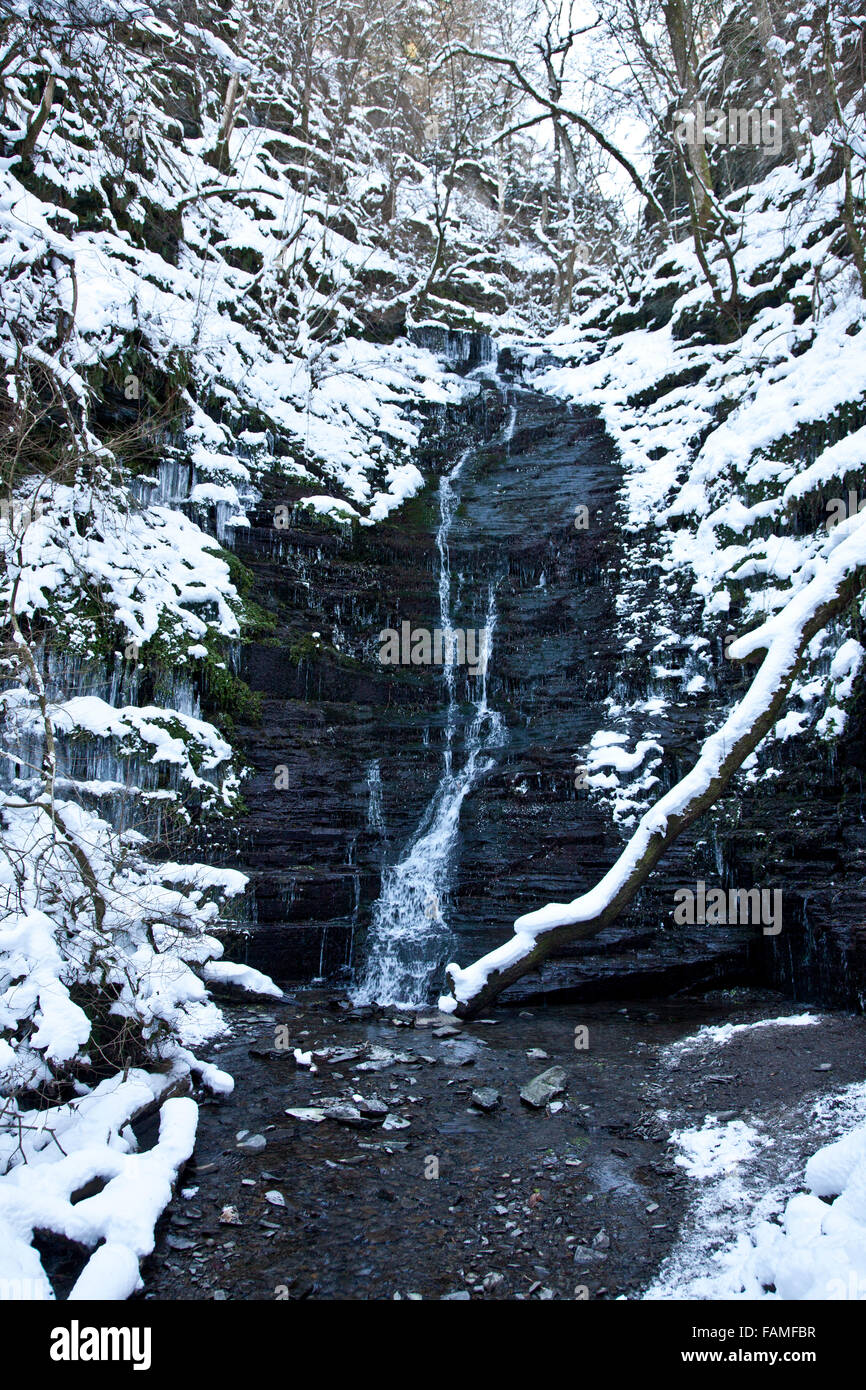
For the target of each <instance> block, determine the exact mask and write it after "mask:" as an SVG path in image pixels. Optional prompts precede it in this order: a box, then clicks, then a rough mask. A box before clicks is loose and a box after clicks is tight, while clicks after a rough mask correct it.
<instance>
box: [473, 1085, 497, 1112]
mask: <svg viewBox="0 0 866 1390" xmlns="http://www.w3.org/2000/svg"><path fill="white" fill-rule="evenodd" d="M501 1099H502V1097H501V1096H500V1094H499V1092H498V1091H497V1090H494V1088H493V1087H492V1086H479V1087H478V1089H477V1090H475V1091H473V1092H472V1095H471V1096H470V1097H469V1103H470V1105H474V1106H475V1108H476V1109H477V1110H486V1111H488V1112H489V1111H491V1110H495V1109H496V1107H497V1105H498V1104H499V1102H500V1101H501Z"/></svg>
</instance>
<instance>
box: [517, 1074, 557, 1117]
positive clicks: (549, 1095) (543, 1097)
mask: <svg viewBox="0 0 866 1390" xmlns="http://www.w3.org/2000/svg"><path fill="white" fill-rule="evenodd" d="M565 1082H566V1073H565V1072H564V1071H563V1069H562V1067H548V1068H547V1071H543V1072H540V1073H539V1074H538V1076H534V1077H533V1078H532V1080H531V1081H528V1082H527V1083H526V1085H525V1086H521V1088H520V1099H521V1100H522V1101H523V1103H524V1105H531V1106H533V1107H534V1108H535V1109H536V1110H541V1109H543V1108H544V1106H545V1105H547V1104H548V1102H549V1101H551V1100H553V1099H554V1097H556V1096H560V1095H562V1093H563V1091H564V1090H565Z"/></svg>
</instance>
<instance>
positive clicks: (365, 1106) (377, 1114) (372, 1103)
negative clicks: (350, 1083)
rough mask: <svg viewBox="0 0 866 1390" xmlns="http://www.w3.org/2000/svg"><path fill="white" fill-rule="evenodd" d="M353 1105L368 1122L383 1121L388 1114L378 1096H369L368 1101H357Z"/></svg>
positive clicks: (385, 1106) (386, 1108)
mask: <svg viewBox="0 0 866 1390" xmlns="http://www.w3.org/2000/svg"><path fill="white" fill-rule="evenodd" d="M355 1103H356V1105H357V1107H358V1109H359V1110H360V1112H361V1114H362V1115H366V1116H367V1118H368V1119H370V1120H384V1118H385V1116H386V1115H387V1114H388V1107H387V1105H386V1104H385V1102H384V1101H383V1100H380V1099H379V1097H378V1096H371V1097H370V1099H369V1100H358V1101H356V1102H355Z"/></svg>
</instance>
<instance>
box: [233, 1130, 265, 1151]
mask: <svg viewBox="0 0 866 1390" xmlns="http://www.w3.org/2000/svg"><path fill="white" fill-rule="evenodd" d="M267 1143H268V1141H267V1139H266V1138H265V1136H264V1135H263V1134H251V1135H250V1137H249V1138H248V1139H240V1140H239V1141H238V1145H237V1147H238V1148H239V1149H240V1151H241V1153H245V1154H257V1153H261V1151H262V1149H264V1148H267Z"/></svg>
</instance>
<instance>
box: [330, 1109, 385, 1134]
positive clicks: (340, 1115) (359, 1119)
mask: <svg viewBox="0 0 866 1390" xmlns="http://www.w3.org/2000/svg"><path fill="white" fill-rule="evenodd" d="M325 1119H326V1120H336V1121H337V1124H339V1125H348V1126H349V1127H350V1129H371V1128H372V1126H373V1125H374V1124H376V1121H375V1120H372V1119H369V1118H368V1116H366V1115H362V1114H361V1112H360V1110H359V1109H358V1107H357V1105H332V1106H330V1107H329V1108H328V1109H327V1110H326V1111H325Z"/></svg>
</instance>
